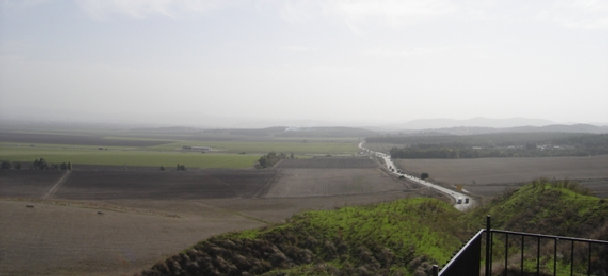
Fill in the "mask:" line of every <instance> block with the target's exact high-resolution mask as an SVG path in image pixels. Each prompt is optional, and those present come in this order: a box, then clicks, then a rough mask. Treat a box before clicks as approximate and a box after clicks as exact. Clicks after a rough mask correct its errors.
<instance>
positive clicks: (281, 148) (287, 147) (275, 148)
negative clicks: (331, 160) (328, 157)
mask: <svg viewBox="0 0 608 276" xmlns="http://www.w3.org/2000/svg"><path fill="white" fill-rule="evenodd" d="M184 145H189V146H206V147H211V148H213V150H214V151H215V150H217V151H221V152H226V153H242V152H245V153H256V154H263V153H268V152H277V153H279V152H283V153H286V154H289V153H294V154H299V155H304V154H334V155H335V154H356V153H357V152H358V148H357V143H356V142H353V141H310V140H300V141H271V140H270V141H176V142H172V143H167V144H161V145H155V146H150V147H148V148H149V149H150V150H163V151H176V150H181V149H182V146H184Z"/></svg>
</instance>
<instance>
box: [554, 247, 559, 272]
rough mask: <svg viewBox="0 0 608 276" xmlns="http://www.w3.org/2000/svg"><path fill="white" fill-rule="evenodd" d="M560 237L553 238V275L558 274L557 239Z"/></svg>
mask: <svg viewBox="0 0 608 276" xmlns="http://www.w3.org/2000/svg"><path fill="white" fill-rule="evenodd" d="M558 240H559V238H555V239H553V276H555V275H557V241H558Z"/></svg>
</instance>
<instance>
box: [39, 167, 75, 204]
mask: <svg viewBox="0 0 608 276" xmlns="http://www.w3.org/2000/svg"><path fill="white" fill-rule="evenodd" d="M71 173H72V170H67V171H66V172H65V173H64V174H63V175H62V176H61V177H60V178H59V180H57V182H55V184H54V185H53V186H52V187H51V188H50V189H49V190H48V191H47V192H46V193H45V194H44V195H43V196H42V199H49V198H52V197H54V196H55V193H56V192H57V190H58V189H59V187H60V186H61V185H63V183H65V182H66V181H67V179H68V178H69V177H70V174H71Z"/></svg>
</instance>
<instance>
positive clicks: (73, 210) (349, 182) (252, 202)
mask: <svg viewBox="0 0 608 276" xmlns="http://www.w3.org/2000/svg"><path fill="white" fill-rule="evenodd" d="M199 155H201V154H199ZM320 167H322V168H320ZM296 171H297V172H298V173H296V174H294V173H293V172H296ZM62 174H63V172H60V171H34V170H26V169H22V170H19V171H18V170H9V171H3V172H0V191H1V192H2V194H0V210H2V212H0V225H3V227H0V248H3V250H2V253H0V254H1V255H0V256H1V257H2V261H1V262H0V274H1V275H4V274H6V275H15V274H35V275H85V274H86V275H96V274H97V275H108V274H110V275H116V274H132V273H134V272H137V271H140V270H141V269H144V268H147V267H149V266H151V265H153V264H154V263H156V262H157V261H160V260H163V259H164V258H166V257H168V256H170V255H172V254H175V253H176V252H180V251H182V250H184V249H186V248H188V247H190V246H192V245H193V244H195V243H196V242H197V241H200V240H202V239H205V238H208V237H211V236H213V235H217V234H220V233H227V232H231V231H239V230H245V229H251V228H256V227H260V226H263V225H269V224H274V223H279V222H283V221H284V220H285V219H287V218H289V217H291V216H293V215H294V214H297V213H300V212H302V211H306V210H315V209H333V208H337V207H341V206H344V205H353V204H369V203H376V202H384V201H389V200H396V199H401V198H408V197H418V196H421V195H425V196H434V197H439V196H438V194H437V193H435V192H433V191H429V190H428V189H420V188H412V187H408V185H407V184H406V183H404V182H401V181H400V180H398V179H395V178H393V177H391V176H389V175H388V174H386V173H385V172H383V171H382V170H380V169H378V166H377V164H376V163H374V162H373V161H372V160H370V159H365V158H327V159H325V158H309V159H287V160H283V161H282V163H280V164H278V165H277V166H276V167H275V168H269V169H263V170H254V169H244V170H242V169H240V170H235V169H191V170H190V169H189V170H188V171H185V172H183V171H175V170H173V171H169V170H167V171H160V170H158V168H152V167H148V168H141V167H122V166H85V165H80V166H75V167H74V169H73V170H72V171H71V173H70V174H69V175H68V176H67V177H66V179H65V181H64V182H62V184H61V185H58V186H57V190H56V191H55V192H54V193H53V194H52V196H51V197H50V198H48V199H44V200H43V199H40V198H41V197H42V196H43V195H44V194H45V193H47V192H48V190H49V189H50V187H52V186H53V185H54V184H55V183H56V182H57V181H58V180H59V179H60V178H61V175H62ZM292 182H293V183H295V185H294V184H292ZM285 186H286V187H285ZM307 186H308V188H307ZM306 190H308V191H309V192H308V194H306V193H302V191H306ZM28 205H31V206H33V207H27V206H28Z"/></svg>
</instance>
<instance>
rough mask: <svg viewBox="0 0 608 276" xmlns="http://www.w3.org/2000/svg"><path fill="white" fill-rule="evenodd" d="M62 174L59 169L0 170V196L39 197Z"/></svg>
mask: <svg viewBox="0 0 608 276" xmlns="http://www.w3.org/2000/svg"><path fill="white" fill-rule="evenodd" d="M62 174H63V172H61V171H30V170H0V198H3V197H12V198H40V197H42V196H43V195H44V194H45V193H46V192H47V191H48V190H49V189H50V188H51V186H53V184H55V182H57V180H59V178H60V177H61V175H62Z"/></svg>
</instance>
